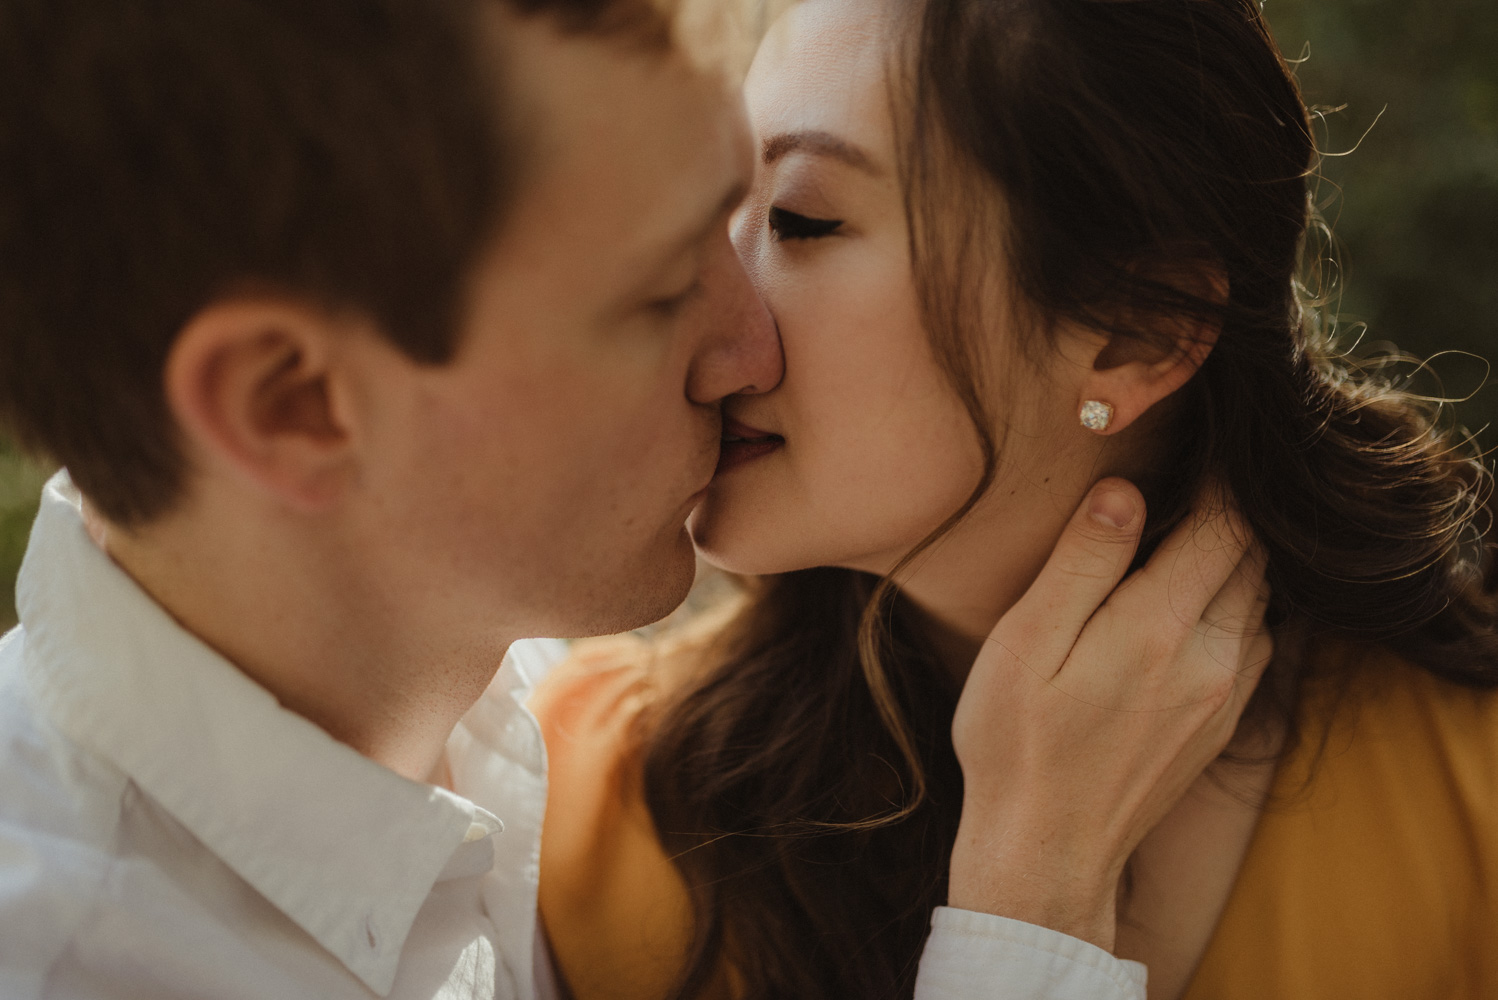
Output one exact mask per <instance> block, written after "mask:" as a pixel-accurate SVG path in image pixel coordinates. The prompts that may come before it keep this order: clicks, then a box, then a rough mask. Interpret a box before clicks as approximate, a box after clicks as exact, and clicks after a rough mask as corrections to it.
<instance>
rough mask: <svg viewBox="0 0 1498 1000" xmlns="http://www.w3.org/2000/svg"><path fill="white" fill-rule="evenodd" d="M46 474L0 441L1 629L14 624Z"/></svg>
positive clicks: (35, 464)
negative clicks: (22, 570)
mask: <svg viewBox="0 0 1498 1000" xmlns="http://www.w3.org/2000/svg"><path fill="white" fill-rule="evenodd" d="M46 478H47V473H46V471H45V470H44V469H43V468H42V467H41V466H39V465H38V464H37V463H35V462H32V461H29V460H27V459H26V458H24V457H22V456H21V455H19V454H17V452H16V450H15V449H14V448H12V447H10V445H8V444H7V443H5V442H4V441H0V628H9V627H10V626H11V625H13V624H15V620H16V616H15V600H16V592H15V579H16V571H17V570H19V569H20V568H21V557H22V556H24V555H25V554H26V538H27V536H28V535H29V534H30V533H31V521H32V518H34V517H36V508H37V501H38V499H39V498H40V497H41V492H42V483H43V482H45V481H46Z"/></svg>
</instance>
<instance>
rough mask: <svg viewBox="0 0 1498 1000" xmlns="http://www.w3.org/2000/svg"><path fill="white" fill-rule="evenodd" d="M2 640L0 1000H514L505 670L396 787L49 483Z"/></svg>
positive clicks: (516, 978) (521, 757)
mask: <svg viewBox="0 0 1498 1000" xmlns="http://www.w3.org/2000/svg"><path fill="white" fill-rule="evenodd" d="M18 593H19V601H18V603H19V606H20V611H21V621H22V625H21V627H20V628H18V629H16V630H14V631H12V632H11V633H10V634H9V635H7V636H6V637H5V638H4V640H3V641H0V997H4V998H6V1000H30V998H33V997H36V998H40V997H47V998H53V997H58V998H62V997H65V998H69V1000H73V998H95V997H98V998H104V997H110V998H116V997H150V998H153V1000H155V998H161V1000H167V998H174V997H183V998H186V997H192V998H206V997H214V998H218V997H224V998H229V997H235V998H238V997H246V998H248V997H256V998H260V997H276V998H283V997H284V998H300V997H317V998H329V1000H336V998H343V997H350V998H353V997H358V998H368V997H370V996H372V995H377V996H381V997H391V998H407V997H410V998H416V997H421V998H429V997H444V998H453V1000H457V998H470V997H472V998H484V1000H490V998H494V997H526V998H529V997H531V996H533V995H534V985H533V968H532V965H533V947H534V939H535V923H536V921H535V905H536V881H537V871H538V867H537V866H538V862H539V851H540V846H539V845H540V824H541V815H542V812H543V810H544V808H545V800H546V781H545V751H544V748H543V744H542V741H541V735H540V731H539V729H538V728H537V726H536V723H535V720H534V719H533V718H532V717H531V715H530V713H529V712H527V711H526V710H525V709H524V707H523V706H522V705H521V704H520V699H522V698H523V697H524V695H525V693H526V691H527V690H528V688H529V686H530V682H531V681H532V680H534V678H533V677H529V676H526V673H525V668H524V664H523V663H520V662H517V661H516V659H515V658H510V659H509V660H507V661H506V664H505V666H504V667H503V668H502V669H501V672H500V675H499V676H498V677H497V678H496V681H495V684H494V685H493V686H492V687H491V689H490V691H489V692H488V693H487V694H486V695H485V697H484V698H483V699H482V700H481V701H480V702H479V704H478V705H476V706H475V707H474V709H473V710H472V711H471V712H470V713H469V715H468V716H467V717H466V718H465V719H464V721H463V723H462V724H461V725H460V726H459V727H458V729H457V730H456V731H455V732H454V734H453V737H452V741H451V743H450V745H449V763H450V765H451V767H452V771H453V777H454V787H456V788H460V789H464V790H465V792H466V793H467V796H468V797H464V796H460V795H456V794H453V793H451V792H448V791H446V790H444V789H441V788H437V787H434V786H431V785H426V784H421V783H418V782H414V781H408V780H407V779H405V778H402V777H400V776H399V775H397V774H395V773H394V772H392V771H390V770H387V769H386V768H384V767H382V766H380V765H378V764H376V763H374V762H373V761H370V760H368V759H366V758H365V757H362V756H360V755H359V754H358V753H357V752H355V751H354V750H352V749H350V748H349V747H347V746H345V745H343V744H341V743H339V742H337V741H335V740H333V739H332V738H331V737H329V736H328V735H327V734H326V733H325V732H323V731H322V730H321V729H319V728H318V727H317V726H315V725H313V724H312V723H311V722H308V721H307V720H306V719H303V718H302V717H300V716H298V715H295V714H294V713H292V712H289V711H287V710H285V709H283V708H282V707H281V706H280V705H279V704H278V703H277V701H276V700H275V698H274V697H272V696H271V695H270V693H269V692H267V691H266V690H264V689H263V688H261V687H259V686H258V685H256V684H255V683H254V682H253V681H251V680H250V679H249V678H248V677H247V676H246V675H245V674H243V673H242V672H240V671H239V670H238V669H236V668H235V667H234V666H232V665H231V664H230V663H228V662H227V661H225V660H224V659H223V658H222V657H220V656H219V655H218V654H217V653H215V652H214V651H213V650H211V649H210V648H208V647H207V646H206V645H204V644H203V643H202V642H200V641H199V640H197V639H196V638H195V637H193V636H192V635H190V634H189V633H187V632H186V631H184V630H183V629H182V628H180V627H179V626H178V625H177V624H176V623H175V622H174V621H173V620H172V619H171V617H170V616H169V615H167V614H166V613H165V612H164V611H163V610H162V609H161V608H160V607H159V606H158V605H156V604H155V603H154V602H153V601H152V600H151V599H150V598H149V597H148V596H147V595H146V594H145V593H144V592H142V591H141V590H140V589H139V588H138V587H137V586H136V585H135V584H134V582H133V581H131V580H130V579H129V577H128V576H127V575H126V574H125V573H124V572H122V571H121V570H120V569H119V568H118V567H116V566H115V565H114V564H113V562H112V561H111V560H110V559H109V558H108V556H106V555H105V554H104V553H103V552H102V551H101V550H100V549H99V548H98V547H97V546H95V545H94V543H93V542H92V540H91V539H89V537H88V535H87V533H86V532H85V530H84V527H83V523H82V519H81V516H80V514H79V511H78V508H77V495H76V492H75V491H74V490H73V488H72V486H71V483H70V482H69V481H68V480H67V478H66V476H61V475H60V476H59V477H58V478H56V479H54V480H53V481H52V482H51V483H49V484H48V486H47V489H46V492H45V495H44V498H43V503H42V509H41V512H40V514H39V515H38V517H37V522H36V526H35V528H34V529H33V533H32V540H31V545H30V547H29V549H28V551H27V556H26V563H25V565H24V567H23V569H22V574H21V579H20V583H19V588H18Z"/></svg>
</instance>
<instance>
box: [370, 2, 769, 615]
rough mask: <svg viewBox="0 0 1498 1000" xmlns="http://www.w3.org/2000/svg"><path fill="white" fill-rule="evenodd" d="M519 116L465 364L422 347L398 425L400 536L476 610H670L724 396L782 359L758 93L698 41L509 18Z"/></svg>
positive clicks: (404, 377) (453, 598)
mask: <svg viewBox="0 0 1498 1000" xmlns="http://www.w3.org/2000/svg"><path fill="white" fill-rule="evenodd" d="M502 34H503V36H504V42H503V43H502V48H503V51H502V53H501V59H502V66H503V67H504V68H503V75H504V78H505V80H506V85H505V92H506V93H505V98H504V114H505V116H506V121H507V122H509V123H511V127H510V134H511V135H514V136H517V137H518V139H519V141H520V142H522V143H523V145H524V149H525V157H526V159H525V162H524V164H523V166H522V173H521V180H520V182H519V184H518V186H517V188H516V189H515V190H514V191H513V192H512V195H511V201H512V204H511V207H510V208H509V210H508V212H507V214H506V216H505V218H504V220H503V226H502V230H501V232H500V234H499V235H498V237H497V238H496V241H495V243H494V244H493V246H492V247H491V248H490V249H489V251H488V252H487V253H486V254H485V255H484V256H483V257H482V258H481V259H480V260H479V261H478V262H477V264H476V267H475V270H474V275H473V285H472V291H471V301H470V309H469V312H468V314H467V317H466V320H465V323H464V328H463V330H462V340H461V346H460V348H459V351H458V354H457V357H456V358H455V360H454V361H453V362H452V363H451V364H450V365H444V366H439V367H430V368H423V367H420V366H414V365H407V366H404V367H403V368H402V369H401V371H400V373H398V374H397V376H396V379H397V381H399V382H401V383H402V384H403V385H404V386H405V387H406V388H407V389H408V390H409V391H405V392H401V393H400V394H399V398H400V399H402V400H403V401H404V402H403V404H402V405H400V406H397V407H395V408H393V410H392V417H391V418H390V419H391V423H392V426H389V427H386V428H384V429H383V430H384V434H383V435H382V436H381V437H380V440H382V441H385V442H386V444H385V447H387V448H389V449H390V450H389V453H388V454H387V455H385V456H382V457H383V458H385V459H387V460H385V461H382V462H380V463H379V465H380V470H383V474H381V475H380V476H379V478H380V480H381V481H380V482H379V483H373V482H371V483H366V484H365V485H366V486H368V487H369V488H370V489H369V490H368V492H367V494H366V495H370V496H382V497H384V498H385V499H383V500H381V501H380V502H379V503H378V505H377V508H378V511H379V514H378V517H379V519H381V520H383V521H385V522H387V523H388V528H384V529H382V530H388V531H391V532H398V533H401V535H400V536H399V537H396V538H394V539H393V540H392V542H391V551H390V552H388V553H387V554H386V557H385V558H387V559H389V560H390V561H391V564H392V565H391V568H390V572H393V573H397V574H400V575H401V577H402V578H403V579H404V580H405V581H406V583H407V586H408V587H415V588H418V593H419V595H420V596H419V598H418V599H429V600H430V599H436V600H446V601H448V602H449V603H450V605H451V606H453V607H455V608H466V609H468V611H469V612H470V613H474V614H488V615H489V616H490V620H488V621H485V622H474V623H471V624H470V626H469V627H470V628H473V627H477V628H480V629H485V628H495V629H506V630H509V631H510V632H511V634H519V635H583V634H599V633H603V632H611V631H620V630H623V629H626V628H633V627H638V626H640V625H642V624H645V623H647V622H650V621H653V620H655V619H657V618H659V617H661V616H663V615H664V614H666V613H667V612H669V611H670V610H671V609H672V608H674V607H675V606H676V605H677V604H678V603H679V602H680V601H681V599H682V598H683V597H684V596H685V594H686V591H687V589H688V587H689V586H690V583H691V579H692V573H693V556H692V547H691V543H690V541H689V539H688V536H687V533H686V531H685V528H684V523H685V521H686V518H687V515H688V513H689V512H690V511H691V510H692V508H693V506H694V505H695V504H696V502H697V501H698V500H699V499H700V498H701V495H702V493H703V491H704V490H705V488H706V487H707V484H708V482H709V480H710V479H711V478H712V475H713V470H714V467H715V465H716V463H717V460H718V446H719V434H720V415H719V409H718V402H719V400H721V399H722V398H723V397H724V396H726V395H728V394H730V393H735V392H743V391H750V392H754V391H758V392H763V391H767V390H769V389H771V388H773V387H774V386H775V384H776V383H777V382H778V381H779V379H780V375H781V366H782V358H781V354H780V347H779V342H778V340H777V338H776V334H775V330H774V327H773V324H772V323H771V321H770V319H769V316H768V314H767V313H766V312H765V310H764V307H763V306H762V305H761V304H760V302H759V300H758V298H757V297H756V295H755V293H754V291H753V289H752V288H751V287H750V285H749V282H748V279H747V277H746V275H745V274H744V271H743V268H742V265H741V264H740V262H739V259H738V257H737V256H736V254H735V252H734V249H733V246H732V244H731V243H730V241H729V236H728V228H727V218H728V215H729V213H730V212H731V210H732V209H733V208H734V207H735V205H736V204H737V202H738V200H739V198H740V196H741V194H742V192H743V190H744V188H745V186H746V185H747V183H748V181H749V174H750V172H751V170H752V159H751V157H752V146H751V143H750V137H749V133H748V129H747V125H746V123H745V119H744V115H743V111H742V107H741V104H740V99H739V96H738V94H737V92H736V91H735V90H734V88H732V87H730V86H729V85H728V83H727V82H726V80H725V79H719V78H718V77H717V76H715V75H712V74H704V73H702V72H699V71H697V70H695V69H693V67H692V65H691V63H690V61H689V60H688V59H687V58H686V57H684V56H683V55H681V54H679V53H678V54H670V53H648V52H643V51H639V50H638V49H634V48H631V46H630V45H629V44H628V43H627V42H623V41H619V40H598V39H589V38H578V37H571V38H567V37H563V36H561V35H559V34H558V33H556V32H555V30H554V29H553V28H552V27H551V26H550V24H549V22H547V21H546V20H545V19H532V20H529V21H508V22H507V23H506V24H505V26H504V30H503V32H502Z"/></svg>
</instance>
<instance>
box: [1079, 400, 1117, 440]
mask: <svg viewBox="0 0 1498 1000" xmlns="http://www.w3.org/2000/svg"><path fill="white" fill-rule="evenodd" d="M1111 423H1113V407H1112V406H1111V405H1109V404H1108V403H1105V402H1103V401H1102V400H1100V399H1089V400H1087V401H1086V402H1084V403H1083V404H1082V426H1083V427H1085V428H1087V429H1088V430H1090V431H1097V432H1098V433H1100V434H1101V433H1102V432H1103V431H1105V430H1107V429H1108V425H1109V424H1111Z"/></svg>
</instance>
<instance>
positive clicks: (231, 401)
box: [165, 299, 353, 512]
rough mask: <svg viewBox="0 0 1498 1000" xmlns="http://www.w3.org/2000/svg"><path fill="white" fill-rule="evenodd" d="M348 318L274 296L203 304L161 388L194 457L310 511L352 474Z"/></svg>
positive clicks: (207, 469)
mask: <svg viewBox="0 0 1498 1000" xmlns="http://www.w3.org/2000/svg"><path fill="white" fill-rule="evenodd" d="M345 326H346V324H345V323H340V321H338V320H334V319H333V318H331V317H329V316H327V315H325V314H323V313H321V312H320V311H318V310H316V309H311V308H305V307H301V306H299V305H295V304H290V303H286V302H281V301H277V300H264V301H262V300H254V299H248V300H229V301H225V302H219V303H215V304H213V305H210V306H208V307H207V308H205V309H204V310H203V311H202V312H200V313H199V314H198V315H196V316H195V317H193V319H192V320H191V321H190V322H189V323H188V324H187V325H186V326H185V327H184V328H183V329H182V332H181V333H180V334H179V335H178V338H177V340H176V342H175V343H174V345H173V347H172V350H171V353H170V354H169V356H168V358H167V365H166V373H165V390H166V396H167V402H168V405H169V407H170V408H171V411H172V416H173V418H174V419H175V421H176V423H177V426H178V427H179V429H180V431H181V433H182V436H183V438H184V444H185V445H186V446H187V450H188V454H189V455H190V456H191V458H192V460H193V461H194V462H196V463H199V464H201V465H203V466H204V468H203V470H202V471H203V472H204V473H207V474H214V473H217V474H222V475H228V476H230V477H232V478H234V479H237V480H238V481H240V482H241V483H243V484H244V485H246V486H249V487H251V488H253V489H257V490H259V491H262V492H263V493H265V494H267V495H268V496H269V497H271V498H274V500H276V501H278V502H280V503H282V504H285V505H286V506H288V507H290V508H292V509H296V510H301V511H304V512H311V511H315V510H318V509H321V508H324V507H326V506H327V504H328V503H329V502H331V501H332V500H333V499H334V498H336V496H337V494H338V492H339V490H340V489H342V488H343V486H344V485H345V484H346V481H347V479H348V477H349V475H350V474H351V464H352V461H353V456H352V450H351V448H350V442H351V436H352V433H353V428H352V426H351V414H350V413H349V412H348V409H349V408H348V407H346V406H344V405H342V400H341V398H340V397H341V395H342V389H341V386H340V384H339V371H338V364H337V361H338V344H339V342H340V339H341V335H342V334H343V332H344V330H343V328H344V327H345Z"/></svg>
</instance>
